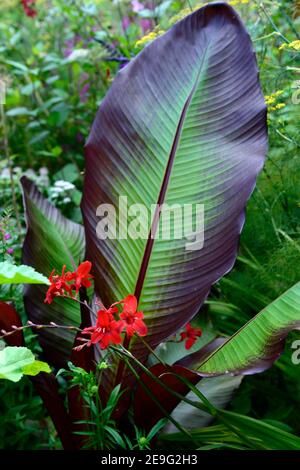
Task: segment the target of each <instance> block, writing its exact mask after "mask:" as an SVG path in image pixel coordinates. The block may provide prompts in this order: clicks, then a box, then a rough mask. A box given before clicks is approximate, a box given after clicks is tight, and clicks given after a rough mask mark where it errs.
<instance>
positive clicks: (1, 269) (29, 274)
mask: <svg viewBox="0 0 300 470" xmlns="http://www.w3.org/2000/svg"><path fill="white" fill-rule="evenodd" d="M0 284H50V282H49V281H48V278H47V277H45V276H43V275H42V274H40V273H38V272H36V271H35V270H34V269H33V268H31V267H30V266H26V265H24V264H21V265H20V266H15V265H14V264H11V263H9V262H8V261H4V262H2V263H0Z"/></svg>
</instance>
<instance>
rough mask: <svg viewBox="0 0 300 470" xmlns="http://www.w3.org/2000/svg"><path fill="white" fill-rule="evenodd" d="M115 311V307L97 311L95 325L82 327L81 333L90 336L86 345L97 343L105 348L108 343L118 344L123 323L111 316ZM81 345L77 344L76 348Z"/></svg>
mask: <svg viewBox="0 0 300 470" xmlns="http://www.w3.org/2000/svg"><path fill="white" fill-rule="evenodd" d="M117 311H118V309H117V308H116V307H110V308H109V309H104V310H99V311H98V317H97V322H96V325H95V326H90V327H89V328H84V330H83V331H82V334H84V335H90V336H91V339H90V340H89V341H88V342H87V343H86V344H85V345H86V346H91V345H92V344H96V343H99V346H100V348H101V349H106V348H107V347H108V346H109V345H110V344H120V343H121V342H122V338H121V331H122V329H123V323H122V322H121V321H120V320H119V321H117V320H115V319H114V316H113V314H114V313H116V312H117ZM85 345H83V346H85ZM83 346H79V348H78V347H77V349H81V348H82V347H83ZM75 349H76V348H75Z"/></svg>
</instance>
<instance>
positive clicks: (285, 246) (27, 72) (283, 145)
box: [0, 0, 300, 449]
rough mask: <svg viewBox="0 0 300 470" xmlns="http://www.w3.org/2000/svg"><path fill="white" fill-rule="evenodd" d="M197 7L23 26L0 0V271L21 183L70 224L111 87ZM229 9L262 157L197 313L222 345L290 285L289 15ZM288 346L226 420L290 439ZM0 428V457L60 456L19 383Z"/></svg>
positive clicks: (45, 17) (294, 102) (122, 11)
mask: <svg viewBox="0 0 300 470" xmlns="http://www.w3.org/2000/svg"><path fill="white" fill-rule="evenodd" d="M203 3H204V2H196V1H192V0H190V1H185V0H174V1H172V0H165V1H160V0H149V1H146V0H144V1H142V0H140V2H135V1H129V0H128V1H127V0H113V1H112V0H80V1H79V0H64V1H62V0H39V1H37V2H36V5H35V8H36V10H37V15H36V17H34V18H30V17H27V16H26V14H25V12H24V10H23V8H22V5H21V3H20V1H19V0H2V2H1V6H0V14H1V22H0V38H1V41H0V77H1V80H2V83H3V82H4V83H5V84H6V90H7V93H6V104H5V106H4V107H3V112H2V113H1V150H0V151H1V162H0V210H1V222H0V224H1V225H0V230H1V237H2V238H1V241H0V251H1V261H3V260H5V259H14V260H15V261H16V262H19V261H20V245H21V243H22V240H23V236H24V220H23V214H22V210H23V209H22V201H21V194H20V188H19V184H18V180H19V178H20V176H21V175H22V174H27V175H28V176H29V177H30V178H32V179H34V180H35V181H36V183H37V184H38V186H39V188H40V189H41V190H42V191H43V193H44V194H45V195H46V196H47V197H48V198H49V200H50V201H52V202H53V203H54V204H55V205H56V206H57V207H59V208H60V209H61V210H62V211H63V213H64V214H65V215H67V216H68V217H70V218H71V219H72V220H74V221H76V222H80V220H81V214H80V209H79V203H80V198H81V189H82V180H83V171H84V161H83V145H84V141H85V138H86V137H87V135H88V133H89V130H90V126H91V123H92V121H93V119H94V116H95V113H96V110H97V108H98V106H99V103H100V102H101V100H102V99H103V97H104V95H105V93H106V90H107V89H108V87H109V86H110V83H111V81H112V80H113V77H114V76H115V74H116V73H117V71H118V70H119V68H120V67H122V66H123V65H124V64H125V63H126V62H127V61H128V60H130V58H131V57H133V56H134V55H135V54H136V53H138V52H139V50H140V49H141V48H142V47H144V46H145V45H146V44H147V42H149V41H150V40H151V39H153V38H155V37H156V36H157V35H159V34H162V32H163V31H164V30H166V29H168V28H169V27H170V26H171V25H172V24H173V23H174V21H176V20H177V19H179V18H180V17H182V16H184V15H185V14H188V13H189V11H190V8H195V6H201V4H203ZM229 3H231V4H232V5H234V6H235V7H236V8H237V9H238V11H239V13H240V15H241V17H242V19H243V20H244V22H245V23H246V26H247V28H248V31H249V33H250V35H251V37H252V40H253V43H254V47H255V50H256V53H257V59H258V63H259V68H260V76H261V82H262V87H263V91H264V93H265V95H266V101H267V104H268V108H269V116H268V119H269V139H270V142H269V147H270V148H269V154H268V159H267V162H266V165H265V168H264V170H263V172H262V173H261V175H260V177H259V181H258V186H257V189H256V190H255V192H254V194H253V196H252V197H251V200H250V202H249V205H248V208H247V218H246V224H245V227H244V231H243V233H242V238H241V243H240V252H239V258H238V262H237V263H236V265H235V268H234V270H233V271H232V272H231V273H230V274H229V275H228V276H226V277H225V278H224V279H223V280H222V281H220V282H219V284H218V285H216V286H214V288H213V291H212V295H211V296H210V298H209V300H208V301H207V303H206V305H205V307H204V308H203V309H202V314H201V318H205V319H206V320H208V321H209V322H211V323H212V325H213V327H214V328H215V329H216V330H217V331H219V333H221V334H222V335H228V334H232V333H234V332H235V331H236V330H237V328H239V327H240V326H242V325H243V324H244V323H245V322H246V321H247V320H248V319H249V318H251V317H252V316H253V315H254V314H255V313H257V312H258V311H260V310H261V309H262V308H263V307H264V306H266V305H267V304H268V303H270V302H271V301H272V300H273V299H275V298H276V297H277V296H278V295H280V294H281V293H282V292H284V291H285V290H286V289H288V288H289V287H290V286H292V285H293V284H294V283H296V282H297V281H298V280H299V279H300V262H299V261H300V222H299V220H300V219H299V216H300V185H299V180H300V157H299V146H300V141H299V134H300V133H299V122H300V120H299V118H300V64H299V57H300V46H299V44H300V42H298V43H297V42H295V41H300V34H299V33H300V3H299V1H296V0H283V1H278V2H276V1H262V2H257V1H255V0H250V1H245V0H243V1H231V2H229ZM140 5H143V8H141V6H140ZM149 32H150V34H149ZM5 234H9V237H5ZM0 297H1V300H11V299H14V301H15V303H16V306H17V308H18V309H19V311H20V312H23V305H22V300H21V288H19V287H17V286H6V287H1V290H0ZM27 334H28V335H31V336H30V338H31V341H32V345H33V349H34V351H36V352H37V353H38V352H39V349H38V346H37V345H36V342H35V340H34V337H33V335H32V334H31V333H27ZM30 338H29V339H30ZM297 338H299V333H294V334H293V335H290V337H289V340H288V343H287V345H286V349H285V353H284V354H283V355H282V357H281V359H280V360H279V361H277V362H276V363H275V365H274V367H273V368H272V369H271V370H270V371H268V372H265V373H263V374H260V375H256V376H252V377H246V378H245V379H244V380H243V383H242V385H241V387H240V389H239V391H238V392H237V393H236V395H235V397H234V399H233V401H232V403H231V405H230V409H231V410H232V411H235V412H237V413H240V414H244V415H247V416H250V417H254V418H259V419H261V420H265V421H266V422H268V423H270V424H273V425H275V426H278V427H280V428H281V429H282V430H287V431H290V432H293V433H294V434H296V435H298V436H300V423H299V420H298V416H297V413H295V410H297V409H299V407H300V379H299V367H300V365H298V366H297V365H294V364H292V361H291V356H292V352H293V350H292V349H291V343H292V341H293V340H294V339H297ZM0 416H1V418H0V448H6V449H10V448H12V449H17V448H18V449H33V448H35V449H36V448H40V447H42V448H51V449H54V448H57V447H58V446H59V445H60V444H59V443H58V440H57V438H56V435H55V432H54V429H53V426H52V424H51V421H50V419H49V418H48V417H47V416H46V415H45V411H44V409H43V407H42V404H41V400H40V399H39V398H38V397H37V396H36V395H35V394H34V392H33V389H32V386H31V384H30V382H29V381H28V380H27V379H26V378H24V379H23V380H22V381H21V382H20V383H19V384H17V385H13V384H11V383H6V382H4V381H3V382H2V383H1V386H0Z"/></svg>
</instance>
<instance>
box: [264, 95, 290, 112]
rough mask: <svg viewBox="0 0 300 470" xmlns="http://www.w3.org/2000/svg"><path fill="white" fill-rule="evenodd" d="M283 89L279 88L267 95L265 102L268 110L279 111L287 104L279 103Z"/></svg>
mask: <svg viewBox="0 0 300 470" xmlns="http://www.w3.org/2000/svg"><path fill="white" fill-rule="evenodd" d="M282 93H283V90H277V91H275V92H274V93H272V94H271V95H266V96H265V103H266V105H267V107H268V112H269V113H271V112H272V111H277V110H279V109H282V108H284V107H285V106H286V104H285V103H277V98H278V97H279V96H280V95H282Z"/></svg>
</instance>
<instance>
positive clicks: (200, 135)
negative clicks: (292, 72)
mask: <svg viewBox="0 0 300 470" xmlns="http://www.w3.org/2000/svg"><path fill="white" fill-rule="evenodd" d="M266 151H267V129H266V106H265V103H264V98H263V94H262V91H261V88H260V85H259V80H258V68H257V63H256V59H255V54H254V50H253V46H252V44H251V41H250V38H249V35H248V34H247V32H246V30H245V28H244V26H243V24H242V22H241V20H240V19H239V17H238V15H237V13H236V12H235V11H234V10H233V9H232V8H231V7H230V6H228V5H227V4H224V3H216V4H209V5H206V6H204V7H203V8H201V9H200V10H197V11H196V12H194V13H193V14H191V15H189V16H188V17H186V18H185V19H183V20H182V21H180V22H179V23H177V24H176V25H175V26H173V27H172V28H171V29H170V31H168V32H167V33H166V34H164V35H163V36H161V37H159V38H157V39H156V40H155V41H153V42H152V43H151V44H150V45H149V46H148V47H146V48H145V49H144V50H143V51H142V52H141V53H140V54H139V55H138V56H137V57H136V58H135V59H133V60H132V61H131V62H130V63H129V64H128V65H127V66H126V67H125V68H124V69H123V70H122V71H120V72H119V74H118V75H117V77H116V79H115V80H114V83H113V85H112V87H111V89H110V90H109V92H108V93H107V96H106V98H105V99H104V100H103V102H102V104H101V106H100V109H99V111H98V114H97V116H96V119H95V121H94V124H93V127H92V130H91V133H90V136H89V138H88V141H87V145H86V174H85V185H84V196H83V201H82V211H83V217H84V224H85V231H86V239H87V245H86V246H87V251H86V253H87V258H88V259H89V260H90V261H92V262H93V265H94V270H95V272H94V274H95V286H96V290H97V293H98V295H99V296H100V297H101V299H102V301H103V302H104V304H105V305H106V306H109V305H110V304H111V303H113V302H115V301H116V300H119V299H121V298H124V297H125V296H126V295H127V294H129V293H135V295H136V296H137V298H138V299H139V309H140V310H143V311H144V313H145V316H146V323H147V325H148V328H149V334H148V337H147V339H148V341H149V343H150V344H151V346H152V347H155V346H156V345H157V344H159V343H160V342H161V341H164V340H165V339H166V338H168V337H170V336H171V335H173V334H174V333H176V332H177V331H178V329H179V328H181V327H182V326H183V325H184V324H186V323H187V322H188V321H189V320H190V319H191V318H193V316H194V315H195V314H196V313H197V312H198V311H199V308H200V307H201V305H202V304H203V302H204V300H205V298H206V297H207V295H208V293H209V290H210V288H211V285H212V284H213V283H215V282H216V281H217V280H218V279H220V277H222V276H223V275H224V274H225V273H227V272H228V271H229V270H230V269H231V268H232V266H233V264H234V261H235V259H236V254H237V248H238V240H239V236H240V232H241V230H242V227H243V224H244V219H245V214H244V210H245V205H246V202H247V200H248V198H249V197H250V195H251V193H252V191H253V189H254V186H255V181H256V177H257V174H258V173H259V171H260V170H261V169H262V166H263V162H264V158H265V154H266ZM120 196H126V197H127V204H128V207H129V206H131V205H133V204H137V203H138V204H143V205H144V206H146V207H147V208H150V207H151V205H152V204H158V205H161V204H163V203H164V204H168V205H169V206H170V205H173V204H180V205H181V207H182V205H184V204H192V206H193V207H194V208H195V205H196V204H204V219H205V226H204V245H203V247H202V249H199V250H195V251H190V250H189V251H187V249H186V243H187V240H186V239H185V238H182V239H174V237H172V236H171V239H170V240H166V239H162V238H161V237H160V238H156V239H153V238H152V237H150V231H149V232H147V234H148V237H147V236H146V237H145V239H143V238H140V239H136V240H133V239H132V238H130V236H128V237H127V238H122V236H120V234H119V236H118V237H117V238H116V239H108V238H107V239H106V240H101V239H99V238H98V236H97V232H96V228H97V224H98V222H99V221H100V218H99V217H98V216H97V208H98V206H99V205H101V204H112V205H113V206H114V207H115V208H116V211H117V222H118V223H119V222H120V214H119V213H118V207H119V197H120ZM160 219H161V212H160V211H159V209H156V211H155V212H154V217H153V220H152V226H151V229H152V234H157V233H158V228H159V223H160ZM129 220H130V219H129ZM177 222H178V219H177ZM193 226H195V210H194V217H193ZM120 227H122V228H124V222H123V223H122V222H121V224H120V226H117V229H119V228H120ZM172 228H174V227H173V222H172V221H171V230H172ZM189 229H191V227H189ZM199 230H200V229H199ZM200 232H201V230H200ZM200 232H199V233H200ZM171 233H172V232H171ZM132 343H134V341H132ZM131 348H133V351H134V354H136V355H137V356H138V357H139V358H141V359H144V358H145V357H146V356H147V351H146V350H145V349H144V346H143V345H142V343H141V342H139V341H136V342H135V344H131ZM121 372H122V371H121ZM121 378H122V373H120V368H119V371H118V373H117V380H116V379H115V377H113V376H112V375H111V386H113V383H114V381H117V382H118V381H120V380H121Z"/></svg>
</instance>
